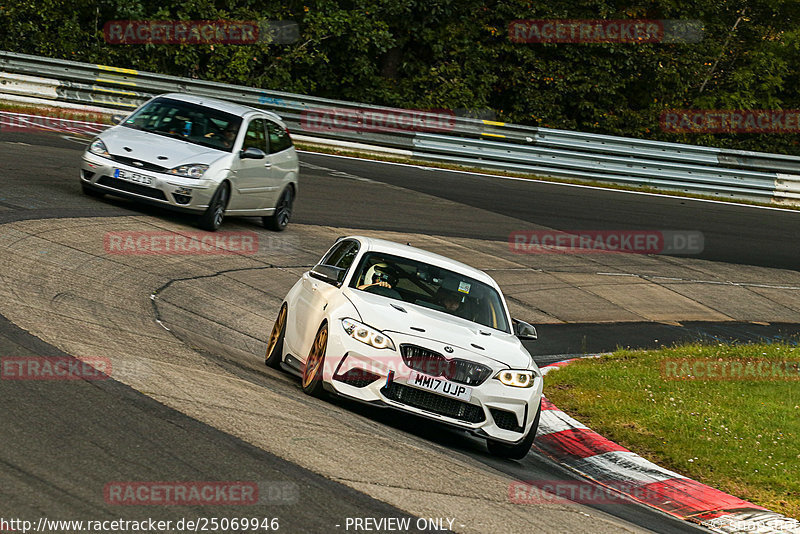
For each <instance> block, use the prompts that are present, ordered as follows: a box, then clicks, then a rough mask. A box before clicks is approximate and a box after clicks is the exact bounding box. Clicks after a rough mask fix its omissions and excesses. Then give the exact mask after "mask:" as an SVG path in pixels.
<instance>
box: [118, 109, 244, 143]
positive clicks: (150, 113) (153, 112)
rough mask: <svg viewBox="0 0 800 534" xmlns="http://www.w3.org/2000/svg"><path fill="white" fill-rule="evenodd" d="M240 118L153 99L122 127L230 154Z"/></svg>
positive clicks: (213, 110) (239, 124) (222, 112)
mask: <svg viewBox="0 0 800 534" xmlns="http://www.w3.org/2000/svg"><path fill="white" fill-rule="evenodd" d="M241 124H242V119H241V117H237V116H236V115H232V114H230V113H225V112H224V111H219V110H215V109H212V108H208V107H205V106H199V105H197V104H191V103H189V102H181V101H180V100H172V99H170V98H157V99H156V100H153V101H152V102H150V103H148V104H147V105H145V106H144V107H142V108H141V109H139V110H138V111H136V112H135V113H134V114H133V115H131V116H130V117H128V118H127V119H126V120H125V122H123V123H122V125H123V126H125V127H128V128H133V129H134V130H141V131H144V132H149V133H154V134H157V135H163V136H165V137H173V138H176V139H180V140H182V141H187V142H189V143H194V144H196V145H202V146H206V147H209V148H216V149H218V150H223V151H225V152H231V151H232V150H233V145H234V141H235V140H236V136H237V134H238V133H239V127H240V126H241Z"/></svg>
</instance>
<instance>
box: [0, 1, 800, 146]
mask: <svg viewBox="0 0 800 534" xmlns="http://www.w3.org/2000/svg"><path fill="white" fill-rule="evenodd" d="M559 18H560V19H597V18H605V19H629V18H647V19H680V20H699V21H701V22H702V24H703V31H704V34H703V35H704V38H703V39H702V40H701V41H700V42H695V43H675V44H663V43H651V44H621V43H618V44H553V43H544V44H530V43H528V44H526V43H516V42H512V40H511V39H510V38H509V35H508V25H509V22H511V21H512V20H515V19H559ZM127 19H133V20H174V19H179V20H226V19H227V20H240V21H241V20H292V21H295V22H297V23H298V24H299V27H300V39H299V40H298V41H296V42H294V43H292V44H276V43H269V42H262V43H258V44H251V45H155V44H146V45H112V44H108V43H106V42H105V40H104V37H103V31H102V29H103V25H104V24H105V22H106V21H110V20H127ZM737 21H738V23H737ZM734 25H735V26H736V29H735V30H733V29H732V28H733V27H734ZM0 49H3V50H10V51H15V52H23V53H28V54H38V55H45V56H50V57H56V58H66V59H74V60H77V61H88V62H95V63H102V64H108V65H114V66H120V67H132V68H137V69H140V70H149V71H155V72H162V73H166V74H173V75H178V76H190V77H197V78H203V79H208V80H213V81H221V82H229V83H236V84H242V85H249V86H254V87H262V88H266V89H275V90H282V91H289V92H296V93H304V94H311V95H318V96H325V97H331V98H338V99H344V100H353V101H360V102H368V103H373V104H379V105H388V106H399V107H410V108H450V109H456V108H462V109H463V108H466V109H473V110H480V109H490V110H492V111H493V112H494V113H495V114H496V115H497V117H498V119H499V120H506V121H510V122H515V123H522V124H529V125H534V126H545V127H550V128H563V129H570V130H580V131H590V132H598V133H608V134H613V135H625V136H632V137H641V138H649V139H662V140H668V141H678V142H689V143H698V144H705V145H711V146H725V147H733V148H742V149H752V150H764V151H770V152H784V153H800V144H799V143H798V137H797V136H796V135H787V134H784V135H777V134H736V135H733V134H725V135H721V134H705V135H697V134H691V135H690V134H670V133H665V132H663V131H662V130H661V128H660V126H659V116H660V114H661V113H662V111H664V110H666V109H775V110H780V109H783V110H796V109H800V92H798V86H799V82H800V2H797V0H686V1H680V2H679V1H678V0H639V1H638V2H618V1H613V0H550V1H549V2H533V1H527V0H498V1H480V0H343V1H339V2H336V1H333V0H305V1H297V0H289V1H286V2H281V3H276V2H269V1H264V0H226V1H222V0H185V1H184V0H159V1H155V0H130V1H126V2H121V3H120V2H116V1H113V2H112V1H110V0H97V1H91V2H90V1H88V0H37V1H33V0H0Z"/></svg>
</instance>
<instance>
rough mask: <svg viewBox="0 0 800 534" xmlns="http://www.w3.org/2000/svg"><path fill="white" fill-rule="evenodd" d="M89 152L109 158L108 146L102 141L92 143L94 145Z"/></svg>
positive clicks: (97, 140) (90, 146)
mask: <svg viewBox="0 0 800 534" xmlns="http://www.w3.org/2000/svg"><path fill="white" fill-rule="evenodd" d="M89 152H91V153H92V154H95V155H97V156H105V157H109V155H110V154H109V153H108V149H107V148H106V144H105V143H104V142H102V141H101V140H100V139H95V140H94V141H92V144H91V145H89Z"/></svg>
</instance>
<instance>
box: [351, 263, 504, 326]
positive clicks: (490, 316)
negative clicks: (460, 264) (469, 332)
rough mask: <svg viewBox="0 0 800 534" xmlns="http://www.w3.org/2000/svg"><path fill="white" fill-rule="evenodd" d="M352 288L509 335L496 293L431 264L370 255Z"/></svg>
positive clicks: (360, 267)
mask: <svg viewBox="0 0 800 534" xmlns="http://www.w3.org/2000/svg"><path fill="white" fill-rule="evenodd" d="M350 287H353V288H355V289H360V290H362V291H366V292H368V293H374V294H376V295H382V296H384V297H388V298H391V299H394V300H399V301H402V302H409V303H412V304H416V305H418V306H423V307H425V308H429V309H432V310H436V311H439V312H442V313H446V314H448V315H452V316H455V317H460V318H462V319H466V320H468V321H472V322H474V323H478V324H480V325H483V326H488V327H490V328H494V329H496V330H501V331H503V332H506V333H508V332H509V328H508V321H507V320H506V312H505V308H504V306H503V301H502V298H501V297H500V294H499V293H498V292H497V290H496V289H494V288H493V287H491V286H489V285H488V284H485V283H483V282H479V281H478V280H475V279H474V278H470V277H468V276H465V275H463V274H459V273H456V272H454V271H449V270H447V269H443V268H441V267H437V266H434V265H429V264H427V263H423V262H419V261H415V260H411V259H408V258H401V257H398V256H393V255H391V254H383V253H380V252H370V253H367V254H365V255H364V257H363V258H362V259H361V262H360V263H359V265H358V269H357V270H356V272H355V274H354V276H353V278H352V281H351V282H350Z"/></svg>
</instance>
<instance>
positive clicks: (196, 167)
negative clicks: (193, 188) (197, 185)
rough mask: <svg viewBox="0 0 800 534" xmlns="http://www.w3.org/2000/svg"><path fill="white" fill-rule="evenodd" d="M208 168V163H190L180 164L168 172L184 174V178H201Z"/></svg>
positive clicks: (176, 174) (178, 174)
mask: <svg viewBox="0 0 800 534" xmlns="http://www.w3.org/2000/svg"><path fill="white" fill-rule="evenodd" d="M207 170H208V165H202V164H200V163H190V164H189V165H180V166H178V167H175V168H174V169H170V170H168V171H167V174H174V175H175V176H183V177H184V178H195V179H200V178H202V177H203V174H205V172H206V171H207Z"/></svg>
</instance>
